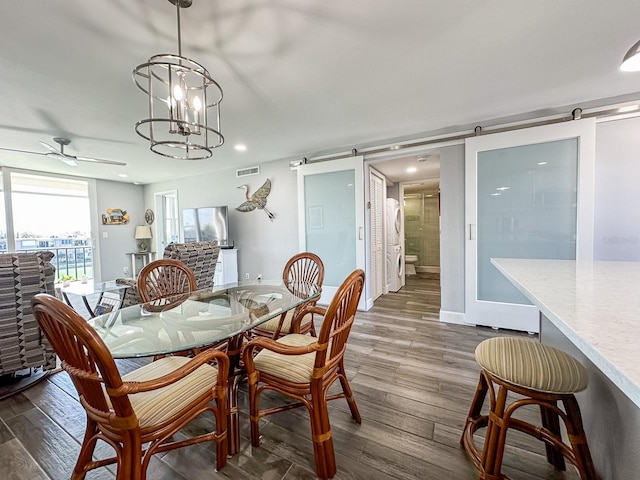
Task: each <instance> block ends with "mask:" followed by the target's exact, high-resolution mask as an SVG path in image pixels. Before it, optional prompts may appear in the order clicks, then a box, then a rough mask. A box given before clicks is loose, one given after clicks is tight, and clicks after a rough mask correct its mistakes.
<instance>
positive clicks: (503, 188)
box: [496, 187, 511, 192]
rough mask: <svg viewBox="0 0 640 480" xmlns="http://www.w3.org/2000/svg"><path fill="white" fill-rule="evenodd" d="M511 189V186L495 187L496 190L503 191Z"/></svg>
mask: <svg viewBox="0 0 640 480" xmlns="http://www.w3.org/2000/svg"><path fill="white" fill-rule="evenodd" d="M509 189H511V187H497V188H496V190H498V191H499V192H504V191H505V190H509Z"/></svg>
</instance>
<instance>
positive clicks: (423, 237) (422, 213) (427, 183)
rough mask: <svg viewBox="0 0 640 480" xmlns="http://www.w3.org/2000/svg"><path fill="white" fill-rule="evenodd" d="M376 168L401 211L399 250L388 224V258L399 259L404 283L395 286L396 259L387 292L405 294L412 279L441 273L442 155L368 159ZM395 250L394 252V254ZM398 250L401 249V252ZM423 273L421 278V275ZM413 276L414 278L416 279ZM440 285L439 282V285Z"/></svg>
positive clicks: (388, 275) (390, 265)
mask: <svg viewBox="0 0 640 480" xmlns="http://www.w3.org/2000/svg"><path fill="white" fill-rule="evenodd" d="M367 162H368V163H369V164H370V166H371V167H372V168H374V169H375V170H376V171H378V172H380V173H381V174H382V175H384V178H385V181H386V187H387V188H386V192H385V193H386V195H385V197H386V199H387V200H388V201H389V200H390V199H394V200H395V202H397V205H398V207H399V210H400V219H401V220H400V225H401V232H400V235H399V236H400V238H399V241H398V242H397V243H398V244H399V245H398V248H397V249H393V248H390V247H393V246H391V245H390V244H389V236H388V235H387V233H388V232H389V229H393V228H394V225H391V224H390V222H389V220H388V219H387V221H386V222H385V226H384V228H385V238H386V248H385V251H386V253H387V256H389V255H390V254H393V255H394V256H399V257H400V258H401V259H402V260H401V266H398V271H401V272H402V276H403V278H402V281H401V282H399V283H397V284H395V285H394V284H393V282H389V279H390V278H394V273H395V272H394V271H392V272H389V271H388V270H389V269H390V268H391V269H393V268H395V267H396V263H397V262H396V261H395V258H394V259H391V261H389V260H390V259H389V258H387V262H385V267H386V270H387V271H386V278H387V288H386V289H385V293H386V292H392V291H398V290H400V291H402V288H403V287H404V285H405V284H406V280H407V279H409V278H414V279H418V277H420V276H423V275H422V274H429V275H430V276H431V275H439V273H440V195H439V192H440V154H439V152H438V151H437V150H425V151H423V152H418V153H412V154H407V153H405V154H396V156H395V157H385V158H376V159H367ZM391 250H393V253H390V252H391ZM396 250H399V252H397V251H396ZM417 274H420V275H417ZM412 276H413V277H412ZM438 285H439V282H438Z"/></svg>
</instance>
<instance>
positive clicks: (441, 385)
mask: <svg viewBox="0 0 640 480" xmlns="http://www.w3.org/2000/svg"><path fill="white" fill-rule="evenodd" d="M420 276H422V277H423V278H420ZM420 276H411V277H409V278H408V281H407V285H406V286H405V287H404V288H403V289H402V290H401V291H400V292H398V293H394V294H388V295H384V296H382V297H380V298H379V299H378V300H377V301H376V302H375V306H374V307H373V309H371V310H370V311H369V312H359V313H358V314H357V318H356V322H355V324H354V327H353V330H352V333H351V336H350V339H349V343H348V348H347V354H346V357H345V363H346V368H347V371H348V376H349V378H350V382H351V386H352V388H353V390H354V392H355V396H356V401H357V403H358V406H359V409H360V412H361V414H362V425H357V424H355V423H354V422H353V421H352V419H351V417H350V415H349V411H348V408H347V405H346V402H344V400H336V401H334V402H332V404H331V406H330V409H331V411H330V418H331V424H332V431H333V438H334V442H335V450H336V459H337V464H338V474H337V476H336V477H335V478H337V479H345V480H346V479H365V480H385V479H416V480H425V479H434V480H435V479H437V480H458V479H463V480H464V479H474V478H477V476H476V472H475V469H474V467H473V465H472V464H471V462H470V461H469V460H468V458H467V457H466V455H465V453H464V451H463V450H462V448H461V447H460V445H459V438H460V433H461V429H462V425H463V422H464V419H465V416H466V413H467V409H468V407H469V403H470V401H471V398H472V396H473V393H474V390H475V386H476V382H477V379H478V372H479V369H478V367H477V365H476V363H475V361H474V356H473V351H474V349H475V347H476V345H477V344H478V343H480V342H481V341H482V340H484V339H486V338H489V337H492V336H495V335H504V334H509V333H505V332H504V331H500V332H496V331H493V330H491V329H485V328H474V327H468V326H460V325H450V324H443V323H440V322H439V321H438V312H439V309H440V293H439V292H440V288H439V281H438V278H437V276H434V275H430V274H420ZM119 367H120V368H121V369H122V371H123V372H126V371H128V370H130V369H132V368H135V367H136V363H135V362H133V361H122V362H120V363H119ZM261 399H262V401H261V405H266V404H268V403H269V402H272V401H274V400H277V395H276V394H271V395H263V397H261ZM240 403H241V409H242V413H243V416H242V418H241V425H242V432H241V433H242V438H241V452H240V453H239V454H237V455H235V456H234V457H231V458H229V461H228V464H227V466H226V467H225V468H224V469H222V470H221V471H220V472H216V471H215V453H214V449H213V447H212V446H211V447H210V446H208V445H207V444H204V445H198V446H192V447H187V448H184V449H181V450H178V451H173V452H170V453H168V454H164V455H163V456H161V457H157V458H154V460H153V461H152V462H151V465H150V469H149V478H150V479H163V480H164V479H189V480H198V479H214V478H228V479H262V480H279V479H283V480H297V479H313V478H316V477H315V475H314V463H313V449H312V444H311V440H310V429H309V425H308V423H309V422H308V416H307V414H306V411H305V410H302V409H297V410H292V411H288V412H284V413H281V414H278V415H272V416H270V417H268V418H267V419H264V420H263V421H262V422H261V434H262V436H263V438H262V444H261V446H260V447H259V448H252V447H251V445H250V442H249V438H248V436H249V432H248V423H249V422H248V418H247V401H246V394H245V391H244V390H242V391H241V399H240ZM531 414H532V415H533V412H532V413H531ZM209 422H211V420H210V419H208V418H206V417H203V418H202V419H199V420H197V421H196V422H194V423H193V424H192V425H191V426H190V427H189V428H190V429H199V428H202V426H203V425H208V424H209ZM84 424H85V417H84V411H83V409H82V407H81V406H80V404H79V403H78V401H77V395H76V393H75V390H74V388H73V386H72V384H71V383H70V381H69V378H68V376H67V375H66V373H64V372H62V373H57V374H54V375H51V376H50V377H48V378H47V380H45V381H43V382H40V383H38V384H36V385H35V386H33V387H31V388H30V389H28V390H26V391H24V392H22V393H20V394H17V395H14V396H12V397H10V398H7V399H5V400H2V401H0V478H3V479H11V480H13V479H31V480H34V479H55V480H58V479H65V478H69V474H70V472H71V470H72V468H73V465H74V463H75V460H76V456H77V454H78V451H79V448H80V442H81V439H82V434H83V431H84ZM190 431H193V430H187V431H185V435H188V434H189V432H190ZM108 449H109V447H106V446H104V448H102V449H101V450H100V452H101V453H104V452H107V451H108ZM568 469H569V470H568V471H567V472H564V473H563V472H556V471H555V470H554V469H553V467H551V466H549V465H548V464H547V463H546V459H545V457H544V447H543V445H542V444H541V443H540V442H537V441H536V440H533V439H529V438H528V437H526V436H524V435H521V434H518V432H515V433H513V434H512V433H510V434H509V447H508V451H507V452H506V454H505V460H504V473H506V474H508V475H509V477H510V478H512V479H514V480H516V479H522V480H534V479H554V480H558V479H571V480H574V479H577V478H578V476H577V475H576V474H575V471H574V470H573V468H572V467H571V466H569V467H568ZM113 472H114V470H113V469H111V470H109V469H106V468H103V469H100V470H98V471H94V472H91V473H90V474H89V475H87V478H90V479H112V478H114V473H113Z"/></svg>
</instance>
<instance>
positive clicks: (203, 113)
mask: <svg viewBox="0 0 640 480" xmlns="http://www.w3.org/2000/svg"><path fill="white" fill-rule="evenodd" d="M192 1H193V0H169V2H171V3H172V4H174V5H175V6H176V11H177V18H178V54H177V55H175V54H160V55H154V56H153V57H151V58H150V59H149V61H148V62H147V63H143V64H141V65H138V66H137V67H136V68H135V69H134V70H133V80H134V82H135V83H136V85H137V86H138V87H139V88H140V90H142V91H143V92H144V93H146V94H147V95H148V97H149V118H146V119H144V120H140V121H139V122H137V123H136V132H137V133H138V135H140V136H141V137H143V138H145V139H146V140H148V141H149V143H150V148H151V151H153V152H155V153H157V154H159V155H163V156H165V157H170V158H176V159H182V160H200V159H203V158H209V157H211V155H212V154H213V152H212V150H213V149H214V148H216V147H219V146H220V145H222V144H223V143H224V137H223V136H222V134H221V133H220V102H221V101H222V88H221V87H220V85H218V83H217V82H216V81H215V80H214V79H213V78H212V77H211V75H210V74H209V72H208V71H207V69H206V68H204V67H203V66H202V65H200V64H199V63H197V62H195V61H193V60H191V59H189V58H186V57H183V56H182V41H181V32H180V9H181V8H188V7H190V6H191V4H192Z"/></svg>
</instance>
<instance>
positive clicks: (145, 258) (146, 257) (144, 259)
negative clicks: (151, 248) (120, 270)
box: [127, 252, 156, 278]
mask: <svg viewBox="0 0 640 480" xmlns="http://www.w3.org/2000/svg"><path fill="white" fill-rule="evenodd" d="M127 255H129V257H131V277H132V278H138V272H139V271H140V270H141V269H142V268H143V267H144V266H145V265H147V264H148V263H149V262H152V261H154V260H155V259H156V252H128V253H127ZM138 259H140V260H141V263H142V266H141V267H140V270H138V269H137V268H136V267H137V265H138Z"/></svg>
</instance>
